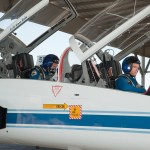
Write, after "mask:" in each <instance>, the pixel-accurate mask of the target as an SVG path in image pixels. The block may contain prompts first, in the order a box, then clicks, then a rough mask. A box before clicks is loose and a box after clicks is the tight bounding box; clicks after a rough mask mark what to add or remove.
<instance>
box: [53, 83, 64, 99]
mask: <svg viewBox="0 0 150 150" xmlns="http://www.w3.org/2000/svg"><path fill="white" fill-rule="evenodd" d="M61 89H62V86H59V85H56V86H52V92H53V94H54V96H55V97H56V96H57V95H58V94H59V92H60V91H61Z"/></svg>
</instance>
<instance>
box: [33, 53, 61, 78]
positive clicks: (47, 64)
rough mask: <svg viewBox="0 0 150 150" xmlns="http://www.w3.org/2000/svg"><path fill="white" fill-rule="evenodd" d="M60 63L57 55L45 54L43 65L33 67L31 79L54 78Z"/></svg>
mask: <svg viewBox="0 0 150 150" xmlns="http://www.w3.org/2000/svg"><path fill="white" fill-rule="evenodd" d="M58 63H59V58H58V57H57V56H56V55H53V54H49V55H47V56H45V57H44V60H43V63H42V65H40V66H35V68H33V69H32V71H31V74H30V79H39V80H52V77H53V76H54V74H55V72H56V69H57V66H58Z"/></svg>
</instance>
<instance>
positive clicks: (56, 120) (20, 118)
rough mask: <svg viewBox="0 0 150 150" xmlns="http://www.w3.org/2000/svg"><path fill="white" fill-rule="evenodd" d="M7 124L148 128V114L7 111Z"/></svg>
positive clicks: (149, 120) (149, 118)
mask: <svg viewBox="0 0 150 150" xmlns="http://www.w3.org/2000/svg"><path fill="white" fill-rule="evenodd" d="M7 124H27V125H33V124H35V125H68V126H81V127H82V126H87V127H89V126H90V127H113V128H134V129H150V116H121V115H98V114H97V115H95V114H93V115H92V114H83V115H82V119H79V120H71V119H69V114H40V113H8V114H7Z"/></svg>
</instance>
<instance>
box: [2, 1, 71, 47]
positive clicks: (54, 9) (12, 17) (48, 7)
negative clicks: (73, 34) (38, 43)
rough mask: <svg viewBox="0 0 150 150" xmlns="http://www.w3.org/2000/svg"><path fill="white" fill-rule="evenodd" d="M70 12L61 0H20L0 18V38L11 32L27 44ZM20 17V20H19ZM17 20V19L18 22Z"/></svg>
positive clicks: (64, 18)
mask: <svg viewBox="0 0 150 150" xmlns="http://www.w3.org/2000/svg"><path fill="white" fill-rule="evenodd" d="M58 6H59V7H58ZM60 6H61V7H60ZM70 14H71V11H70V8H69V6H68V5H67V3H66V1H63V0H62V1H61V2H55V1H53V0H32V1H31V0H20V1H19V2H18V3H17V4H16V5H15V6H14V7H13V8H12V9H10V10H9V11H8V12H7V13H6V14H5V15H3V16H2V17H1V18H0V29H2V30H4V33H5V34H4V33H3V32H1V34H0V37H1V38H0V40H1V39H2V40H3V38H5V37H6V36H7V34H10V33H11V32H12V33H13V34H14V35H15V36H16V37H17V38H19V39H20V40H21V41H23V42H24V43H25V44H26V45H29V44H30V43H32V42H33V41H34V40H35V39H37V38H38V37H39V36H41V35H42V34H44V33H46V32H47V31H48V30H49V29H52V28H54V27H55V26H56V25H57V24H59V23H60V22H62V20H66V18H67V17H68V16H70ZM20 18H21V20H19V19H20ZM17 20H19V22H18V23H17Z"/></svg>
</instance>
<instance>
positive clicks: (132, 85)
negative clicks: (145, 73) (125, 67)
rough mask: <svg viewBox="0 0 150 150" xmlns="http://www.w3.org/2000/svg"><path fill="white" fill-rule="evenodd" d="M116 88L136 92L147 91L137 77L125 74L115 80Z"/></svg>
mask: <svg viewBox="0 0 150 150" xmlns="http://www.w3.org/2000/svg"><path fill="white" fill-rule="evenodd" d="M115 88H116V89H118V90H122V91H129V92H136V93H145V92H146V90H145V88H143V87H142V86H140V85H139V84H138V82H137V81H136V78H135V77H133V76H131V75H128V74H123V75H120V76H119V77H118V79H116V81H115Z"/></svg>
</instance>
